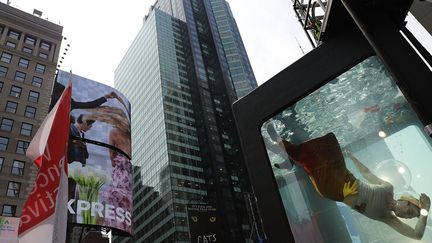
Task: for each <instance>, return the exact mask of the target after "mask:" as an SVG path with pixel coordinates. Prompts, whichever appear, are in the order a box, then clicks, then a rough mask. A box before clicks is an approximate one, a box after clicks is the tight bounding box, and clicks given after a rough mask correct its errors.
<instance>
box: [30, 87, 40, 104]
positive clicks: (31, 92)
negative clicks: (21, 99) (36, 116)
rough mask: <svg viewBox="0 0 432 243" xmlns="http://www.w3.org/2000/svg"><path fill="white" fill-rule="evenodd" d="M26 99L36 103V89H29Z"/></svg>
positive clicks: (37, 99)
mask: <svg viewBox="0 0 432 243" xmlns="http://www.w3.org/2000/svg"><path fill="white" fill-rule="evenodd" d="M28 101H31V102H35V103H37V102H38V101H39V93H38V92H36V91H32V90H30V92H29V96H28Z"/></svg>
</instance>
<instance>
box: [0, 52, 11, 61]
mask: <svg viewBox="0 0 432 243" xmlns="http://www.w3.org/2000/svg"><path fill="white" fill-rule="evenodd" d="M0 60H1V61H2V62H5V63H11V61H12V54H10V53H7V52H3V53H2V54H1V57H0Z"/></svg>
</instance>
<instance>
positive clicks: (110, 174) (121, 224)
mask: <svg viewBox="0 0 432 243" xmlns="http://www.w3.org/2000/svg"><path fill="white" fill-rule="evenodd" d="M68 79H69V73H67V72H65V71H61V70H60V71H59V72H58V76H57V82H56V84H55V87H54V92H53V93H54V96H55V94H56V93H57V94H58V93H60V91H61V90H62V89H63V87H64V86H65V84H66V83H67V81H68ZM72 84H73V89H72V100H71V112H70V117H71V122H70V140H69V147H68V163H69V179H68V185H69V200H68V212H69V215H68V222H69V223H70V224H71V225H80V226H91V227H95V226H100V227H106V228H110V229H112V230H113V233H114V234H115V235H125V236H130V235H131V234H132V214H131V213H132V164H131V161H130V159H131V130H130V103H129V102H128V100H127V99H126V97H125V96H124V95H123V94H121V93H120V92H119V91H117V90H116V89H114V88H112V87H110V86H107V85H104V84H101V83H98V82H95V81H93V80H89V79H86V78H83V77H80V76H77V75H73V76H72ZM54 99H55V97H54Z"/></svg>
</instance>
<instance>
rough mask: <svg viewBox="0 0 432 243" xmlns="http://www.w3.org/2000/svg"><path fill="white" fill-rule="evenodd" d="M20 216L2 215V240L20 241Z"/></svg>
mask: <svg viewBox="0 0 432 243" xmlns="http://www.w3.org/2000/svg"><path fill="white" fill-rule="evenodd" d="M19 223H20V218H16V217H3V216H0V242H1V243H18V226H19Z"/></svg>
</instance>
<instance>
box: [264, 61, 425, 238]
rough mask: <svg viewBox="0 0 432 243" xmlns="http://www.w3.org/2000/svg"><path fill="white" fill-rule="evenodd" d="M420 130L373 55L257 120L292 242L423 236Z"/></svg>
mask: <svg viewBox="0 0 432 243" xmlns="http://www.w3.org/2000/svg"><path fill="white" fill-rule="evenodd" d="M422 128H423V126H422V124H421V123H420V121H419V119H418V117H417V115H416V114H415V113H414V111H413V110H412V108H411V107H410V104H409V103H408V102H407V100H406V98H405V97H404V95H403V94H402V92H401V90H400V89H399V88H398V86H397V85H396V84H395V82H394V81H393V80H392V78H391V77H390V75H389V73H388V72H387V71H386V69H385V68H384V66H383V64H382V62H381V61H380V59H379V58H377V57H370V58H368V59H366V60H364V61H363V62H361V63H359V64H358V65H356V66H354V67H353V68H351V69H350V70H348V71H347V72H345V73H343V74H341V75H340V76H338V77H337V78H335V79H334V80H332V81H330V82H329V83H327V84H326V85H324V86H322V87H320V88H319V89H318V90H316V91H314V92H312V93H311V94H309V95H307V96H306V97H304V98H303V99H301V100H299V101H298V102H296V103H295V104H293V105H292V106H290V107H288V108H286V109H285V110H283V111H282V112H281V113H279V114H277V115H276V116H274V117H272V118H271V119H270V120H268V121H266V122H265V123H264V124H263V126H262V129H261V132H262V136H263V139H264V142H265V145H266V149H267V153H268V157H269V159H270V162H271V164H272V168H273V173H274V176H275V178H276V181H277V184H278V187H279V193H280V195H281V198H282V200H283V204H284V206H285V212H286V215H287V217H288V219H289V222H290V226H291V230H292V232H293V234H294V238H295V239H296V241H297V242H413V241H412V239H421V242H432V227H430V226H427V225H431V223H430V222H427V217H428V216H427V214H428V211H429V206H430V201H429V200H428V196H431V195H432V189H431V187H430V185H432V177H431V176H430V175H429V171H431V168H432V163H431V162H432V161H431V158H432V147H431V138H429V137H427V136H426V134H425V133H424V132H423V129H422ZM423 193H424V194H423ZM419 199H420V200H419ZM425 215H426V216H425ZM423 232H424V235H423Z"/></svg>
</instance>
